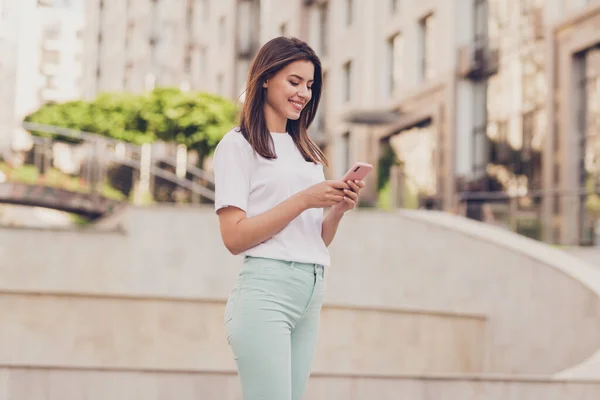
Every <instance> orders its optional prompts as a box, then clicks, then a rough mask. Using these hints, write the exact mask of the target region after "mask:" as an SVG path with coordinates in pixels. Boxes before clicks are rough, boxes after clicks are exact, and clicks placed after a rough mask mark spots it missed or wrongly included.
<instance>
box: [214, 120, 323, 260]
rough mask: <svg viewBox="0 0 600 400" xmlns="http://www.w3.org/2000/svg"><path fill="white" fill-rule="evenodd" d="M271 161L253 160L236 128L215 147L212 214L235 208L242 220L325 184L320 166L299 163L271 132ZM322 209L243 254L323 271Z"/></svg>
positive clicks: (286, 140)
mask: <svg viewBox="0 0 600 400" xmlns="http://www.w3.org/2000/svg"><path fill="white" fill-rule="evenodd" d="M271 136H272V137H273V143H274V145H275V153H276V154H277V159H274V160H268V159H266V158H264V157H262V156H260V155H258V154H257V153H256V152H255V151H254V150H253V149H252V146H250V143H248V141H247V140H246V139H245V138H244V136H243V135H242V133H241V132H240V131H239V130H238V128H235V129H232V130H231V131H229V132H228V133H227V134H226V135H225V136H224V137H223V139H222V140H221V141H220V142H219V144H218V145H217V148H216V150H215V154H214V161H213V168H214V174H215V211H218V210H219V209H221V208H223V207H227V206H235V207H238V208H240V209H242V210H244V211H245V212H246V216H247V217H248V218H250V217H254V216H256V215H259V214H262V213H264V212H265V211H268V210H270V209H272V208H273V207H275V206H276V205H278V204H279V203H281V202H283V201H285V200H287V199H289V198H290V197H291V196H292V195H294V194H296V193H298V192H300V191H302V190H304V189H306V188H308V187H310V186H312V185H314V184H316V183H319V182H322V181H323V180H325V176H324V173H323V166H322V165H321V164H315V163H313V162H310V161H306V160H304V157H302V153H300V151H299V150H298V148H297V147H296V144H295V143H294V140H293V139H292V137H291V136H290V135H289V134H287V133H271ZM322 225H323V209H322V208H310V209H308V210H305V211H304V212H302V213H301V214H300V215H299V216H298V217H296V218H295V219H293V220H292V221H291V222H290V223H289V224H288V225H287V226H286V227H285V228H283V230H281V231H280V232H279V233H277V234H275V236H273V237H271V238H270V239H268V240H266V241H265V242H263V243H260V244H259V245H257V246H255V247H252V248H251V249H248V250H247V251H245V252H244V253H243V254H244V255H248V256H253V257H263V258H272V259H277V260H284V261H295V262H303V263H311V264H320V265H324V266H327V265H329V262H330V257H329V250H328V248H327V246H325V243H324V242H323V239H322V238H321V227H322Z"/></svg>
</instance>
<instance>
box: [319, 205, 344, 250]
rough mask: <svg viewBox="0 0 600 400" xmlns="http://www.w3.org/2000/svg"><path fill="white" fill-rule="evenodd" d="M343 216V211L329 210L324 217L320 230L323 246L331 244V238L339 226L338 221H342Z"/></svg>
mask: <svg viewBox="0 0 600 400" xmlns="http://www.w3.org/2000/svg"><path fill="white" fill-rule="evenodd" d="M343 216H344V212H343V211H337V210H336V209H331V210H329V212H328V213H327V215H326V216H325V219H323V226H322V228H321V238H323V242H324V243H325V246H329V245H330V244H331V242H333V238H334V237H335V234H336V233H337V229H338V226H339V225H340V221H341V220H342V217H343Z"/></svg>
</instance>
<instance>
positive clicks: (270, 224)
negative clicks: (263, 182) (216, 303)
mask: <svg viewBox="0 0 600 400" xmlns="http://www.w3.org/2000/svg"><path fill="white" fill-rule="evenodd" d="M347 187H348V185H346V184H345V183H343V182H340V181H324V182H321V183H319V184H316V185H313V186H311V187H310V188H308V189H306V190H303V191H301V192H299V193H297V194H295V195H294V196H292V197H290V198H289V199H287V200H285V201H283V202H281V203H279V204H278V205H277V206H275V207H273V208H272V209H270V210H269V211H266V212H264V213H262V214H260V215H256V216H254V217H250V218H247V217H246V212H245V211H243V210H242V209H240V208H237V207H225V208H222V209H220V210H219V211H218V212H217V213H218V215H219V225H220V227H221V237H222V238H223V242H224V244H225V247H227V250H229V251H230V252H231V253H232V254H234V255H237V254H240V253H242V252H244V251H246V250H248V249H250V248H252V247H254V246H256V245H258V244H260V243H262V242H264V241H265V240H268V239H270V238H271V237H273V236H274V235H275V234H277V233H278V232H279V231H281V230H282V229H283V228H285V227H286V226H287V225H288V224H289V223H290V222H292V220H293V219H294V218H296V217H297V216H298V215H300V214H301V213H302V212H303V211H305V210H307V209H309V208H320V207H328V206H332V205H334V204H337V203H339V202H340V201H341V200H342V198H343V192H342V189H345V188H347Z"/></svg>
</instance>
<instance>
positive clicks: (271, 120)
mask: <svg viewBox="0 0 600 400" xmlns="http://www.w3.org/2000/svg"><path fill="white" fill-rule="evenodd" d="M264 112H265V121H266V122H267V128H268V129H269V131H270V132H277V133H283V132H286V130H287V129H286V128H287V118H285V117H282V116H281V115H280V114H278V113H277V112H276V111H275V110H273V109H272V108H271V107H269V105H267V104H265V107H264Z"/></svg>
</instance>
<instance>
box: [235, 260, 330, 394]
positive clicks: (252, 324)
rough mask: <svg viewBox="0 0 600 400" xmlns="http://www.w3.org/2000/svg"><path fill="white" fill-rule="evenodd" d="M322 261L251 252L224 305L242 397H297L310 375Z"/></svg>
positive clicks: (320, 291)
mask: <svg viewBox="0 0 600 400" xmlns="http://www.w3.org/2000/svg"><path fill="white" fill-rule="evenodd" d="M323 279H324V274H323V267H322V266H321V265H317V264H303V263H295V262H287V261H280V260H272V259H265V258H253V257H248V256H246V257H245V258H244V265H243V267H242V269H241V271H240V273H239V275H238V277H237V280H236V283H235V285H234V287H233V290H232V291H231V294H230V295H229V299H228V301H227V305H226V307H225V328H226V331H227V340H228V342H229V345H230V347H231V349H232V351H233V354H234V356H235V361H236V363H237V368H238V374H239V377H240V381H241V385H242V394H243V396H242V398H243V400H300V399H301V398H302V396H303V394H304V391H305V388H306V384H307V382H308V378H309V375H310V369H311V364H312V361H313V356H314V352H315V345H316V342H317V333H318V330H319V318H320V313H321V305H322V303H323V294H324V293H323V292H324V280H323Z"/></svg>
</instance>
